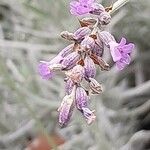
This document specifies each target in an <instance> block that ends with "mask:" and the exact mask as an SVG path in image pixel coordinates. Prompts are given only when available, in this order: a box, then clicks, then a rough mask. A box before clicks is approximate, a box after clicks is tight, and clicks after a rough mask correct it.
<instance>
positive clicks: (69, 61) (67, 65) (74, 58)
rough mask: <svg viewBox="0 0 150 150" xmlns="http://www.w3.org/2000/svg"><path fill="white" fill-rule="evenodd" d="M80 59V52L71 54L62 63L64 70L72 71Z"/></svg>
mask: <svg viewBox="0 0 150 150" xmlns="http://www.w3.org/2000/svg"><path fill="white" fill-rule="evenodd" d="M79 59H80V55H79V54H78V52H73V53H71V54H69V55H68V56H66V57H65V58H64V59H63V61H62V63H61V64H62V66H63V68H62V69H63V70H69V69H72V68H73V67H74V66H75V65H76V63H77V62H78V61H79Z"/></svg>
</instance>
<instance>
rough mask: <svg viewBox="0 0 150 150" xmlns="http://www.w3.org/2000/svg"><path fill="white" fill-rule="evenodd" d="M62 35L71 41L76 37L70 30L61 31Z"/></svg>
mask: <svg viewBox="0 0 150 150" xmlns="http://www.w3.org/2000/svg"><path fill="white" fill-rule="evenodd" d="M60 35H61V37H62V38H64V39H66V40H69V41H71V40H74V39H75V36H74V34H73V33H70V32H68V31H63V32H61V34H60Z"/></svg>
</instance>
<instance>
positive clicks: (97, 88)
mask: <svg viewBox="0 0 150 150" xmlns="http://www.w3.org/2000/svg"><path fill="white" fill-rule="evenodd" d="M89 80H90V89H91V93H92V94H100V93H101V92H102V87H101V85H100V84H99V83H98V82H97V81H96V80H95V79H94V78H89Z"/></svg>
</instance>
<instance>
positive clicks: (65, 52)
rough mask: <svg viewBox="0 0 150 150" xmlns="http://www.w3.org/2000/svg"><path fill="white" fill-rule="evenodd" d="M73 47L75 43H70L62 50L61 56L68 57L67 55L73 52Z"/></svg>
mask: <svg viewBox="0 0 150 150" xmlns="http://www.w3.org/2000/svg"><path fill="white" fill-rule="evenodd" d="M73 47H74V44H70V45H68V46H67V47H65V48H64V49H63V50H61V51H60V52H59V53H58V55H59V56H61V57H66V56H67V55H69V54H70V53H72V52H73Z"/></svg>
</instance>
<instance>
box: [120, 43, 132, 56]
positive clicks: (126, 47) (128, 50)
mask: <svg viewBox="0 0 150 150" xmlns="http://www.w3.org/2000/svg"><path fill="white" fill-rule="evenodd" d="M122 49H123V53H125V54H130V53H131V52H132V50H133V49H134V44H133V43H129V44H128V45H124V46H123V47H122Z"/></svg>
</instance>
